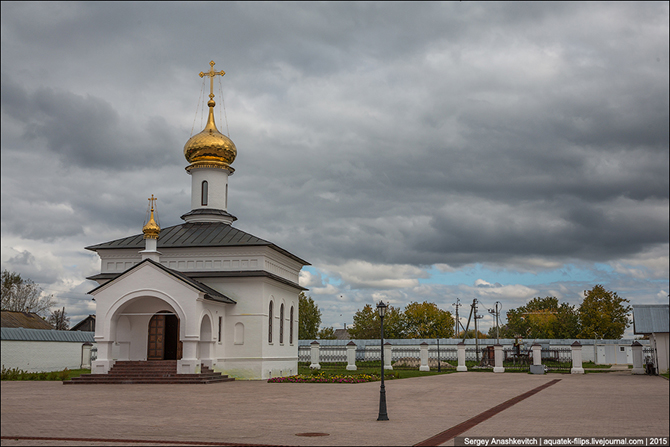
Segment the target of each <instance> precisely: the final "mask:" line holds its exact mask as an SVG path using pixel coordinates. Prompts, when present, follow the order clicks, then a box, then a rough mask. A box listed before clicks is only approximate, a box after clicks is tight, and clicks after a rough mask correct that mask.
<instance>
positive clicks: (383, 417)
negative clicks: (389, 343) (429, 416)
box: [377, 301, 389, 421]
mask: <svg viewBox="0 0 670 447" xmlns="http://www.w3.org/2000/svg"><path fill="white" fill-rule="evenodd" d="M386 307H387V306H386V304H384V302H383V301H380V302H379V304H377V311H378V312H379V318H380V320H381V344H380V345H379V347H380V348H381V353H382V385H381V387H380V388H379V417H378V418H377V420H378V421H388V420H389V417H388V415H387V414H386V388H385V387H384V316H385V315H386Z"/></svg>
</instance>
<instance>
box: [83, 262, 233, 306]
mask: <svg viewBox="0 0 670 447" xmlns="http://www.w3.org/2000/svg"><path fill="white" fill-rule="evenodd" d="M146 262H148V263H150V264H153V265H155V266H156V267H158V268H160V269H161V270H163V271H165V272H167V273H168V274H170V275H172V276H174V277H176V278H177V279H179V280H180V281H183V282H185V283H187V284H189V285H190V286H191V287H193V288H195V289H196V290H199V291H201V292H202V293H204V294H205V299H206V300H211V301H218V302H220V303H228V304H236V302H235V301H234V300H232V299H230V298H228V297H227V296H226V295H224V294H223V293H221V292H219V291H217V290H214V289H212V288H211V287H209V286H208V285H206V284H203V283H201V282H199V281H196V280H195V279H191V278H189V277H188V276H186V275H184V274H183V273H182V272H178V271H177V270H173V269H171V268H168V267H165V266H164V265H162V264H160V263H158V262H155V261H152V260H151V259H145V260H144V261H142V262H139V263H137V264H135V265H134V266H132V267H130V268H129V269H128V270H126V271H124V272H121V273H119V274H118V275H117V276H116V277H115V278H113V279H112V280H111V281H110V282H112V281H115V280H116V279H117V278H118V277H119V276H122V275H125V274H126V273H128V272H130V271H131V270H135V269H136V268H139V266H141V265H142V264H144V263H146ZM110 282H106V283H104V284H101V285H99V286H98V287H96V288H95V289H93V290H91V291H90V292H88V293H93V292H95V291H96V290H98V289H99V288H101V287H104V286H106V285H107V284H109V283H110Z"/></svg>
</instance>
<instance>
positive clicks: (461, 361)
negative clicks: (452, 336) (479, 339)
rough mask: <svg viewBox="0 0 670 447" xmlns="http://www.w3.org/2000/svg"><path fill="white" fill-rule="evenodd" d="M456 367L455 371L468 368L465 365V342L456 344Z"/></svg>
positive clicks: (462, 370)
mask: <svg viewBox="0 0 670 447" xmlns="http://www.w3.org/2000/svg"><path fill="white" fill-rule="evenodd" d="M457 346H458V367H457V368H456V371H458V372H464V371H467V370H468V367H467V366H465V343H463V342H460V343H459V344H458V345H457Z"/></svg>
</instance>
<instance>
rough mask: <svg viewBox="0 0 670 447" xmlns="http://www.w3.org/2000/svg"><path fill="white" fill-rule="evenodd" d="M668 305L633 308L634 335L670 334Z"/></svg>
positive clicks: (645, 305) (669, 310) (643, 305)
mask: <svg viewBox="0 0 670 447" xmlns="http://www.w3.org/2000/svg"><path fill="white" fill-rule="evenodd" d="M669 313H670V305H668V304H640V305H634V306H633V333H634V334H651V333H652V332H656V333H658V332H670V322H669V321H668V320H669V319H668V314H669Z"/></svg>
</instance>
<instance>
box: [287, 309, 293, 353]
mask: <svg viewBox="0 0 670 447" xmlns="http://www.w3.org/2000/svg"><path fill="white" fill-rule="evenodd" d="M289 329H290V332H289V334H288V339H289V343H291V344H293V306H291V322H290V323H289Z"/></svg>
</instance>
